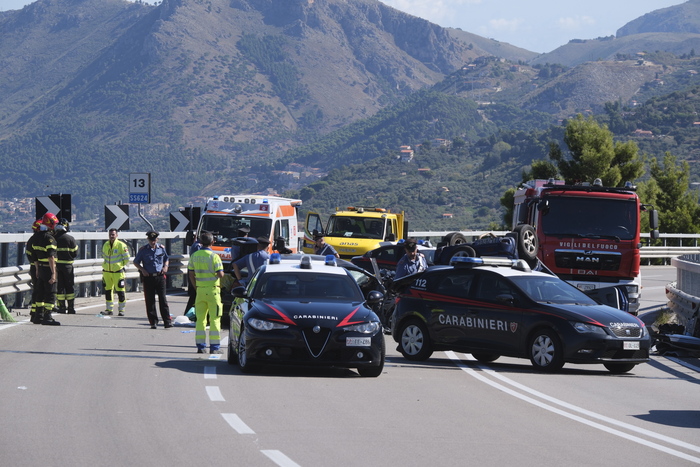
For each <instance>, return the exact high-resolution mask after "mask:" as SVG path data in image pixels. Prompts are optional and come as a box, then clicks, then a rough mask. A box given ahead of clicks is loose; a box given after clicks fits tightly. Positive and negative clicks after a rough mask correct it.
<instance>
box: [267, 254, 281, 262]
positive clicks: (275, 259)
mask: <svg viewBox="0 0 700 467" xmlns="http://www.w3.org/2000/svg"><path fill="white" fill-rule="evenodd" d="M280 260H281V255H280V254H279V253H272V254H271V255H270V259H269V261H268V263H269V264H280Z"/></svg>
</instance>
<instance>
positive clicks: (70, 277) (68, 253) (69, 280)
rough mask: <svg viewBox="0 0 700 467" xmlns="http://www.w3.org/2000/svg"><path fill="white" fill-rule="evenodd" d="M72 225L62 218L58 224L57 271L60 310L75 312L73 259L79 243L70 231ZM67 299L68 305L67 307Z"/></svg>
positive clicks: (56, 236)
mask: <svg viewBox="0 0 700 467" xmlns="http://www.w3.org/2000/svg"><path fill="white" fill-rule="evenodd" d="M69 230H70V225H69V224H68V219H61V220H60V221H59V223H58V225H56V230H55V238H56V246H57V248H56V271H57V272H58V290H57V292H56V299H57V300H58V312H59V313H69V314H72V315H73V314H75V275H74V274H73V261H75V258H76V257H77V256H78V245H77V244H76V243H75V239H74V238H73V236H72V235H70V234H69V233H68V231H69ZM66 301H67V302H68V307H66Z"/></svg>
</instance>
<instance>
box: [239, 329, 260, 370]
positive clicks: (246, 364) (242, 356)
mask: <svg viewBox="0 0 700 467" xmlns="http://www.w3.org/2000/svg"><path fill="white" fill-rule="evenodd" d="M238 366H239V367H240V368H241V371H242V372H243V373H252V372H254V371H255V370H256V367H255V365H253V364H251V363H250V361H248V352H247V350H246V342H245V329H241V335H240V336H239V337H238Z"/></svg>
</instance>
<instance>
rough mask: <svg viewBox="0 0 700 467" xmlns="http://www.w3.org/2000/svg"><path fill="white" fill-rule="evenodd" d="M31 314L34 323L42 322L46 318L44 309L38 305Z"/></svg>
mask: <svg viewBox="0 0 700 467" xmlns="http://www.w3.org/2000/svg"><path fill="white" fill-rule="evenodd" d="M29 315H30V321H31V322H32V323H34V324H41V321H42V320H43V319H44V309H43V308H39V307H37V308H35V309H34V311H32V312H30V313H29Z"/></svg>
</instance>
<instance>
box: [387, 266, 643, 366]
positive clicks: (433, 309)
mask: <svg viewBox="0 0 700 467" xmlns="http://www.w3.org/2000/svg"><path fill="white" fill-rule="evenodd" d="M453 264H454V266H433V267H431V268H428V269H427V270H426V271H424V272H422V273H418V274H414V275H413V276H410V277H411V278H412V281H410V282H409V283H408V285H407V287H405V288H404V289H403V290H402V291H401V292H399V294H398V298H397V303H396V308H395V311H394V323H395V324H394V327H393V330H392V336H393V338H394V340H395V341H396V343H397V344H398V350H399V351H400V352H401V354H402V355H403V356H404V357H405V358H406V359H408V360H425V359H427V358H429V357H430V356H431V355H432V353H433V351H435V350H455V351H459V352H465V353H471V354H472V356H473V357H474V358H476V359H477V360H479V361H481V362H492V361H494V360H496V359H498V358H499V357H500V356H501V355H505V356H510V357H518V358H528V359H530V362H531V363H532V365H533V366H534V367H535V369H537V370H540V371H543V372H555V371H558V370H559V369H561V368H562V366H563V365H564V364H565V363H600V364H603V365H604V366H605V368H607V369H608V370H609V371H610V372H612V373H625V372H628V371H630V370H632V368H634V366H635V365H637V364H639V363H643V362H646V361H648V360H649V348H650V347H651V338H650V335H649V332H648V330H647V328H646V326H645V324H644V323H643V322H642V321H641V320H640V319H638V318H637V317H636V316H633V315H631V314H630V313H627V312H625V311H622V310H620V309H617V308H613V307H610V306H607V305H601V304H599V303H598V302H596V301H595V300H593V299H592V298H590V297H589V296H587V295H585V294H584V293H583V292H581V291H580V290H578V289H577V288H576V287H574V286H572V285H570V284H568V283H567V282H565V281H563V280H561V279H559V278H558V277H556V276H552V275H549V274H545V273H541V272H537V271H532V270H531V269H530V267H529V265H528V264H527V263H526V262H525V261H524V260H511V259H506V258H489V257H487V258H470V257H464V258H455V259H453ZM407 277H409V276H407ZM403 279H407V278H403Z"/></svg>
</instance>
